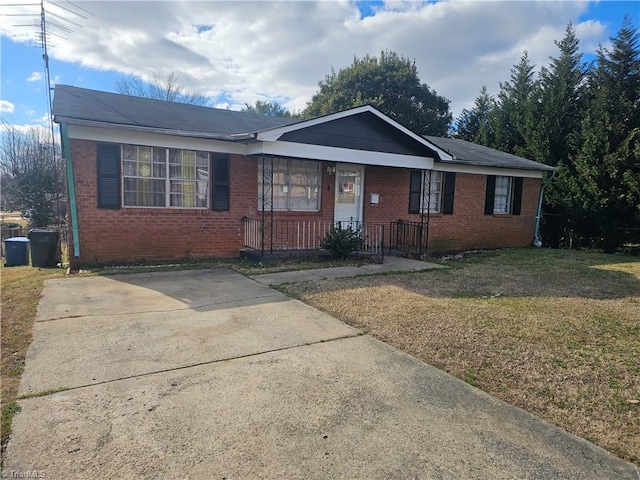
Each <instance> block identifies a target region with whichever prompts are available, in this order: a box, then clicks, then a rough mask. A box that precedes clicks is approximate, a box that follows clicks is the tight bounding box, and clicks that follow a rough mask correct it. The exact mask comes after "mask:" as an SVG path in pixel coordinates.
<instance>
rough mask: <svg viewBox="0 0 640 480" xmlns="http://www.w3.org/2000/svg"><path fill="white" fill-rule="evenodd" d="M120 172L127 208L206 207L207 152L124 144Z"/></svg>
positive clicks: (207, 194) (207, 188) (207, 192)
mask: <svg viewBox="0 0 640 480" xmlns="http://www.w3.org/2000/svg"><path fill="white" fill-rule="evenodd" d="M122 173H123V197H124V198H123V200H124V205H125V206H127V207H182V208H207V206H208V205H209V154H208V153H207V152H198V151H194V150H179V149H175V148H160V147H141V146H136V145H123V146H122Z"/></svg>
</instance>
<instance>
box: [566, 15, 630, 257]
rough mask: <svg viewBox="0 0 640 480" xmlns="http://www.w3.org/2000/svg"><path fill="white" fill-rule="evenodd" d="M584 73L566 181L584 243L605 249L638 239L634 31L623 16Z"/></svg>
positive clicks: (578, 232) (628, 20) (570, 202)
mask: <svg viewBox="0 0 640 480" xmlns="http://www.w3.org/2000/svg"><path fill="white" fill-rule="evenodd" d="M611 40H612V47H611V50H608V49H607V48H605V47H603V46H600V48H599V49H598V52H597V63H596V65H595V67H594V68H593V69H592V71H591V72H590V74H589V78H588V83H587V88H588V92H587V93H588V96H587V97H588V98H587V106H586V110H585V115H584V118H583V120H582V122H581V125H580V127H581V128H580V132H579V136H578V139H579V143H580V149H579V151H578V152H577V153H576V155H575V156H574V157H573V158H572V166H573V172H572V173H573V175H572V176H571V178H570V180H567V181H566V184H567V193H568V194H569V195H568V197H569V198H568V199H567V200H568V202H567V203H569V204H570V205H571V207H572V210H573V214H574V216H575V217H577V218H580V219H581V223H580V224H579V225H578V226H577V231H576V234H577V236H578V237H579V238H580V239H581V240H582V242H583V243H584V244H585V245H588V246H596V247H603V248H605V250H608V251H611V250H614V249H615V248H617V247H619V246H620V245H621V244H622V243H624V242H625V241H631V240H633V239H634V236H635V241H640V238H638V237H640V231H639V229H640V48H639V40H640V35H639V34H638V30H637V29H636V28H635V27H634V26H633V24H632V22H631V19H630V18H629V17H628V16H627V17H625V20H624V22H623V25H622V27H621V28H620V30H619V31H618V34H617V36H616V37H614V38H612V39H611Z"/></svg>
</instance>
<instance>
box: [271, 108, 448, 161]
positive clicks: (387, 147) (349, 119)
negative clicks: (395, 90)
mask: <svg viewBox="0 0 640 480" xmlns="http://www.w3.org/2000/svg"><path fill="white" fill-rule="evenodd" d="M294 126H297V125H294ZM278 140H279V141H283V142H295V143H304V144H309V145H323V146H327V147H338V148H349V149H354V150H366V151H372V152H384V153H397V154H402V155H417V156H428V157H435V158H438V153H437V152H436V150H435V149H434V148H429V147H427V146H426V145H425V143H424V142H420V141H418V140H416V139H415V138H412V137H410V136H408V135H407V134H406V133H404V132H402V131H401V130H399V129H398V128H396V127H395V126H393V125H391V124H390V123H388V122H386V121H385V120H383V119H382V118H380V117H379V116H377V115H375V114H374V113H372V112H371V111H363V112H359V113H356V114H353V115H349V116H343V117H340V118H337V119H333V120H327V121H325V122H322V123H316V124H313V125H310V126H306V127H302V128H297V129H295V130H291V131H288V132H286V133H284V134H282V135H281V136H279V138H278Z"/></svg>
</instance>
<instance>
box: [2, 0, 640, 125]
mask: <svg viewBox="0 0 640 480" xmlns="http://www.w3.org/2000/svg"><path fill="white" fill-rule="evenodd" d="M16 3H33V1H32V0H23V2H21V1H20V0H16ZM56 3H59V2H56ZM74 4H76V5H78V6H79V7H82V8H84V9H86V10H87V11H88V12H90V13H91V15H89V14H86V13H85V12H83V11H82V10H77V12H78V13H81V14H82V15H83V16H84V17H86V18H81V17H79V16H77V15H74V14H71V13H68V12H65V11H61V10H60V9H59V8H58V9H56V8H57V7H56V4H55V3H51V2H45V5H46V8H47V10H48V11H49V12H50V13H51V15H50V17H49V18H50V19H51V21H52V22H57V23H59V24H62V25H66V26H67V27H69V28H70V29H72V30H73V31H72V32H65V31H63V30H61V29H60V30H56V27H55V26H52V27H51V28H50V29H49V30H50V31H52V32H57V33H59V34H61V35H63V36H65V37H66V38H65V39H61V38H59V37H51V41H50V48H49V54H50V71H51V78H52V83H54V84H55V83H62V84H68V85H74V86H79V87H85V88H91V89H97V90H105V91H115V84H116V82H117V80H118V79H119V78H121V77H122V76H123V75H140V76H143V77H144V76H150V75H153V74H156V75H159V76H163V75H166V74H168V73H170V72H175V73H176V74H178V76H179V77H180V79H181V80H182V81H183V82H184V84H185V85H186V87H187V88H188V89H189V90H191V91H195V92H198V93H202V94H205V95H207V96H209V97H210V98H211V105H212V106H218V107H221V108H233V109H238V108H240V107H241V106H242V105H244V103H249V104H253V103H254V102H255V100H258V99H261V100H275V101H279V102H280V103H282V104H283V105H285V106H286V107H288V108H291V109H301V108H303V107H304V105H305V103H306V102H307V101H308V100H309V99H310V98H311V95H312V94H313V93H314V92H315V91H316V89H317V82H318V81H319V80H321V79H322V78H324V75H326V74H327V73H329V71H330V69H331V67H334V68H336V69H340V68H343V67H346V66H348V65H350V64H351V62H352V61H353V57H354V55H356V56H358V57H361V56H363V55H365V54H372V55H377V54H379V53H380V51H381V50H383V49H384V50H392V51H395V52H397V53H399V54H402V55H405V56H407V57H409V58H412V59H415V60H416V64H417V66H418V69H419V71H420V75H421V80H422V81H423V82H425V83H427V84H429V85H430V86H431V87H432V88H434V89H435V90H436V91H437V92H438V93H439V94H441V95H444V96H445V97H447V98H449V99H450V100H451V102H452V104H451V107H452V110H453V112H454V114H456V115H457V114H459V113H460V111H461V109H462V108H468V107H469V106H470V105H471V104H472V103H473V100H474V98H475V96H476V95H477V93H478V92H479V91H480V88H481V86H482V85H487V87H488V89H489V91H490V93H496V92H497V89H498V84H499V82H500V81H504V80H506V79H508V76H509V68H510V67H511V66H512V65H513V64H515V63H517V61H518V60H519V57H520V55H521V54H522V52H523V50H525V49H526V50H528V51H529V57H530V58H531V59H532V61H533V63H534V64H536V65H537V66H538V67H539V66H541V65H545V64H546V62H547V61H548V57H549V56H553V55H555V54H556V52H557V50H556V48H555V45H554V44H553V41H554V40H560V39H561V38H562V35H563V33H564V28H565V26H566V25H567V23H568V22H569V21H571V22H573V24H574V26H575V28H576V32H577V34H578V37H579V38H580V39H581V47H582V50H583V53H584V55H585V57H584V58H585V59H586V60H589V59H592V58H593V52H594V50H595V49H596V48H597V46H598V44H599V43H605V44H606V42H608V39H609V37H611V36H614V35H615V34H616V32H617V31H618V29H619V28H620V25H621V22H622V19H623V18H624V15H625V14H629V15H630V16H631V18H632V21H633V22H634V24H635V25H636V27H637V26H638V24H639V23H640V3H639V2H632V1H600V2H572V1H561V2H554V1H549V0H545V1H542V2H516V1H512V2H497V1H493V2H480V1H474V2H464V1H461V2H460V1H455V2H424V3H423V2H382V1H376V2H348V1H323V2H311V1H304V2H293V1H285V2H260V3H254V2H222V1H218V2H197V1H190V2H154V1H146V2H123V1H107V2H99V1H91V2H74ZM65 5H68V4H65ZM8 8H12V7H1V9H0V13H2V14H7V13H16V12H25V13H36V14H37V13H38V9H37V7H35V9H34V7H24V8H23V9H21V10H20V9H19V8H18V10H16V9H15V8H13V10H7V9H8ZM55 15H58V16H60V15H61V16H62V17H63V18H66V19H67V20H71V21H73V22H75V23H76V24H77V25H79V27H78V26H75V25H73V24H71V23H70V22H66V21H65V20H59V19H58V18H57V17H56V16H55ZM18 18H20V20H18ZM24 18H27V19H29V18H30V17H24ZM24 18H23V17H9V16H7V15H2V16H1V17H0V34H1V37H0V41H1V48H0V50H1V84H0V87H1V91H0V98H1V100H2V103H1V105H2V118H3V120H4V121H5V122H8V123H10V124H13V125H16V126H26V125H33V124H43V123H46V120H47V95H46V88H45V81H44V68H43V65H44V64H43V60H42V50H41V48H40V47H39V46H38V45H37V44H36V43H35V42H34V40H33V39H34V38H35V34H36V32H37V31H38V29H39V27H38V26H37V24H36V25H34V26H33V27H14V26H12V25H13V24H15V23H25V22H24ZM167 19H170V20H167ZM32 22H36V23H37V18H36V17H33V18H32V19H29V21H28V22H26V23H32ZM65 22H66V23H65Z"/></svg>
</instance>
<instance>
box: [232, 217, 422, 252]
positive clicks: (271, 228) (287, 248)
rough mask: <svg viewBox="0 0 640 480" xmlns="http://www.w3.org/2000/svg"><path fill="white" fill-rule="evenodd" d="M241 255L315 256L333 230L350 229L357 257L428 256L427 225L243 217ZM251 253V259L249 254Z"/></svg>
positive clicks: (399, 222) (417, 223)
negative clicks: (356, 238) (356, 243)
mask: <svg viewBox="0 0 640 480" xmlns="http://www.w3.org/2000/svg"><path fill="white" fill-rule="evenodd" d="M243 223H244V242H243V245H244V251H245V253H246V256H249V257H252V258H255V257H258V256H259V257H260V258H264V257H265V256H269V257H284V256H292V255H296V256H304V255H317V254H318V252H321V251H322V250H323V249H322V246H321V243H322V240H323V239H324V238H325V237H326V236H327V233H329V231H330V230H331V227H332V226H339V227H341V228H343V229H345V228H348V227H350V228H352V229H353V230H354V231H358V232H360V236H361V238H362V240H361V243H360V247H359V249H358V252H359V253H363V254H367V255H372V256H376V257H379V258H380V259H381V260H382V261H384V256H385V254H397V255H404V256H415V257H417V258H420V257H421V256H422V254H424V253H426V252H427V245H428V227H427V225H428V224H421V223H420V222H409V221H404V220H397V221H394V222H390V223H389V225H384V224H370V223H365V222H357V221H353V220H350V221H338V222H333V221H324V220H279V219H264V220H263V219H255V218H249V217H245V218H244V219H243ZM247 250H248V251H249V252H252V253H253V255H251V254H250V253H249V252H247Z"/></svg>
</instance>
